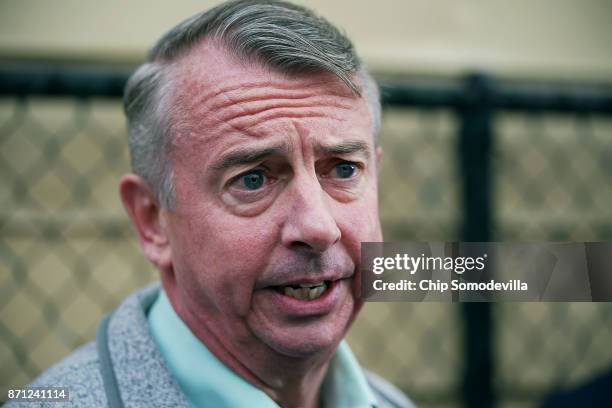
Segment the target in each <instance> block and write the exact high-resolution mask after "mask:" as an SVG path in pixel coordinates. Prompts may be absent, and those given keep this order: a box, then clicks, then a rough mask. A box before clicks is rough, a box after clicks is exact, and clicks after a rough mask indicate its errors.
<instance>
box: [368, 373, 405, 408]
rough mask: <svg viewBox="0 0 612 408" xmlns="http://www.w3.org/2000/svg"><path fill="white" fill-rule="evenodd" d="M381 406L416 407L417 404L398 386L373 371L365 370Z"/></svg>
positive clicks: (383, 407)
mask: <svg viewBox="0 0 612 408" xmlns="http://www.w3.org/2000/svg"><path fill="white" fill-rule="evenodd" d="M363 371H364V373H365V376H366V380H367V381H368V385H369V386H370V389H371V390H372V391H373V392H374V396H375V397H376V400H377V401H378V404H379V405H378V406H379V408H414V407H415V405H414V404H413V403H412V401H410V398H408V397H407V396H406V395H405V394H404V393H403V392H402V391H400V390H399V389H398V388H397V387H396V386H394V385H393V384H391V383H390V382H389V381H387V380H385V379H384V378H382V377H381V376H379V375H377V374H374V373H373V372H371V371H368V370H363Z"/></svg>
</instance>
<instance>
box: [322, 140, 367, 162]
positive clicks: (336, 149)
mask: <svg viewBox="0 0 612 408" xmlns="http://www.w3.org/2000/svg"><path fill="white" fill-rule="evenodd" d="M317 151H318V152H319V153H320V154H324V155H335V154H340V155H341V154H350V153H363V154H364V155H365V156H366V158H369V157H370V149H369V146H368V144H367V143H364V142H362V141H359V140H349V141H346V142H343V143H339V144H335V145H329V146H325V145H322V146H318V147H317Z"/></svg>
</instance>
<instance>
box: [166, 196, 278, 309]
mask: <svg viewBox="0 0 612 408" xmlns="http://www.w3.org/2000/svg"><path fill="white" fill-rule="evenodd" d="M206 211H207V214H208V216H206V217H204V218H203V217H199V218H198V217H196V216H195V215H191V216H188V217H186V218H187V219H191V220H198V221H191V222H190V223H189V226H188V227H187V228H185V229H183V235H182V236H181V237H180V239H177V240H176V242H177V245H175V247H176V252H175V250H174V249H173V259H176V260H177V261H179V262H183V263H181V264H175V273H176V275H177V280H179V278H180V282H179V284H180V285H181V286H182V287H183V289H184V290H186V291H188V292H190V297H192V298H195V299H196V300H197V301H198V302H199V303H200V304H202V305H203V306H204V307H206V308H210V307H212V308H214V309H216V310H218V311H225V312H227V311H228V310H229V309H231V310H232V313H233V314H237V315H246V314H247V313H248V310H249V309H250V301H251V296H252V291H253V287H254V285H255V283H256V281H257V279H258V278H260V276H261V273H262V271H264V270H265V267H266V265H267V262H268V255H267V254H270V253H271V252H272V248H273V244H274V239H273V238H274V237H273V234H274V229H273V228H270V225H269V224H266V225H261V223H259V222H258V221H257V220H256V219H240V218H239V217H235V216H232V215H228V214H227V213H222V212H221V211H220V210H215V209H211V208H208V209H207V210H206Z"/></svg>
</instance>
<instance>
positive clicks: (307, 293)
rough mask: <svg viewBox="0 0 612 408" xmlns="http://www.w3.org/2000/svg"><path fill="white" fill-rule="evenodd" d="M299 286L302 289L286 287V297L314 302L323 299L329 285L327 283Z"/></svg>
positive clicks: (284, 291) (284, 290)
mask: <svg viewBox="0 0 612 408" xmlns="http://www.w3.org/2000/svg"><path fill="white" fill-rule="evenodd" d="M299 286H300V287H299V288H297V289H294V288H292V287H291V286H285V287H284V289H283V293H284V294H285V295H286V296H289V297H292V298H294V299H297V300H314V299H317V298H319V297H321V295H322V294H323V292H325V289H327V284H326V283H325V282H321V283H315V284H310V283H308V284H300V285H299Z"/></svg>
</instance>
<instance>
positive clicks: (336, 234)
mask: <svg viewBox="0 0 612 408" xmlns="http://www.w3.org/2000/svg"><path fill="white" fill-rule="evenodd" d="M304 178H306V177H304ZM294 181H295V183H294V186H293V188H292V189H291V192H290V194H291V197H290V204H289V212H288V213H287V217H286V220H285V223H284V225H283V227H282V230H281V240H282V243H283V245H284V246H286V247H287V248H290V249H298V250H306V251H311V252H324V251H325V250H327V249H328V248H329V247H331V246H333V245H334V244H335V243H336V242H338V241H339V240H340V236H341V232H340V228H338V225H337V223H336V220H335V218H334V216H333V214H332V212H331V208H330V207H329V204H328V203H327V202H326V201H327V200H326V198H327V193H326V192H325V191H324V190H323V189H322V188H321V185H320V184H319V181H318V180H316V179H315V180H301V182H298V180H294Z"/></svg>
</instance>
